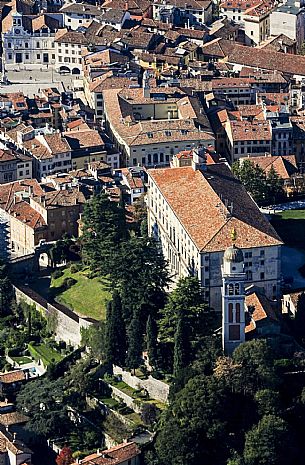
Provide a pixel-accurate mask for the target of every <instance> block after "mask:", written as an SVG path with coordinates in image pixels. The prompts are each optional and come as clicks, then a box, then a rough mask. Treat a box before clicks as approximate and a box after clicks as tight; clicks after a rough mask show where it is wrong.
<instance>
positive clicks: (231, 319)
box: [229, 304, 233, 323]
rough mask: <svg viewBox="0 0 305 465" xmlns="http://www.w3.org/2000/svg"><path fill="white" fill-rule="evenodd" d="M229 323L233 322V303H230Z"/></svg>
mask: <svg viewBox="0 0 305 465" xmlns="http://www.w3.org/2000/svg"><path fill="white" fill-rule="evenodd" d="M229 323H233V304H229Z"/></svg>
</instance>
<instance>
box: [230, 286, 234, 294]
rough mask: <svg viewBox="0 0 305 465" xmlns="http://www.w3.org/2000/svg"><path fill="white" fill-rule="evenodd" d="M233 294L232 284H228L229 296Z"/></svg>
mask: <svg viewBox="0 0 305 465" xmlns="http://www.w3.org/2000/svg"><path fill="white" fill-rule="evenodd" d="M233 294H234V287H233V284H229V295H233Z"/></svg>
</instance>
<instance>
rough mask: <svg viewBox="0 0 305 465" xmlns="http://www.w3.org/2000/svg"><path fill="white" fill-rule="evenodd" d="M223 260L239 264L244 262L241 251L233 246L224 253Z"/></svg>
mask: <svg viewBox="0 0 305 465" xmlns="http://www.w3.org/2000/svg"><path fill="white" fill-rule="evenodd" d="M224 259H225V261H227V262H232V263H241V262H243V261H244V254H243V252H242V250H241V249H239V248H238V247H236V246H235V245H234V244H233V245H231V246H230V247H228V248H227V250H226V251H225V253H224Z"/></svg>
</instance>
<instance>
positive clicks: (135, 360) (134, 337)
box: [126, 310, 143, 373]
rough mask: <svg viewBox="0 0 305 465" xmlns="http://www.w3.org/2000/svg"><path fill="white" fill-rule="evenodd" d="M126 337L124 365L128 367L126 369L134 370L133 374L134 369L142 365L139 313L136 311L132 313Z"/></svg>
mask: <svg viewBox="0 0 305 465" xmlns="http://www.w3.org/2000/svg"><path fill="white" fill-rule="evenodd" d="M127 336H128V338H127V339H128V349H127V359H126V365H127V366H128V368H130V369H132V370H134V373H135V369H136V368H138V367H139V366H140V365H141V363H142V343H143V334H142V330H141V319H140V312H139V311H138V310H135V311H134V312H133V317H132V320H131V322H130V325H129V328H128V332H127Z"/></svg>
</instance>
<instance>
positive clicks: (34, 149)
mask: <svg viewBox="0 0 305 465" xmlns="http://www.w3.org/2000/svg"><path fill="white" fill-rule="evenodd" d="M23 146H24V148H26V149H27V150H28V151H29V152H30V153H31V154H32V155H33V157H34V158H37V159H38V160H46V159H48V158H53V155H52V153H51V151H50V150H49V149H48V148H47V147H46V146H45V145H44V144H42V143H41V142H40V141H39V140H38V139H36V137H35V138H34V139H31V140H25V141H23Z"/></svg>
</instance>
